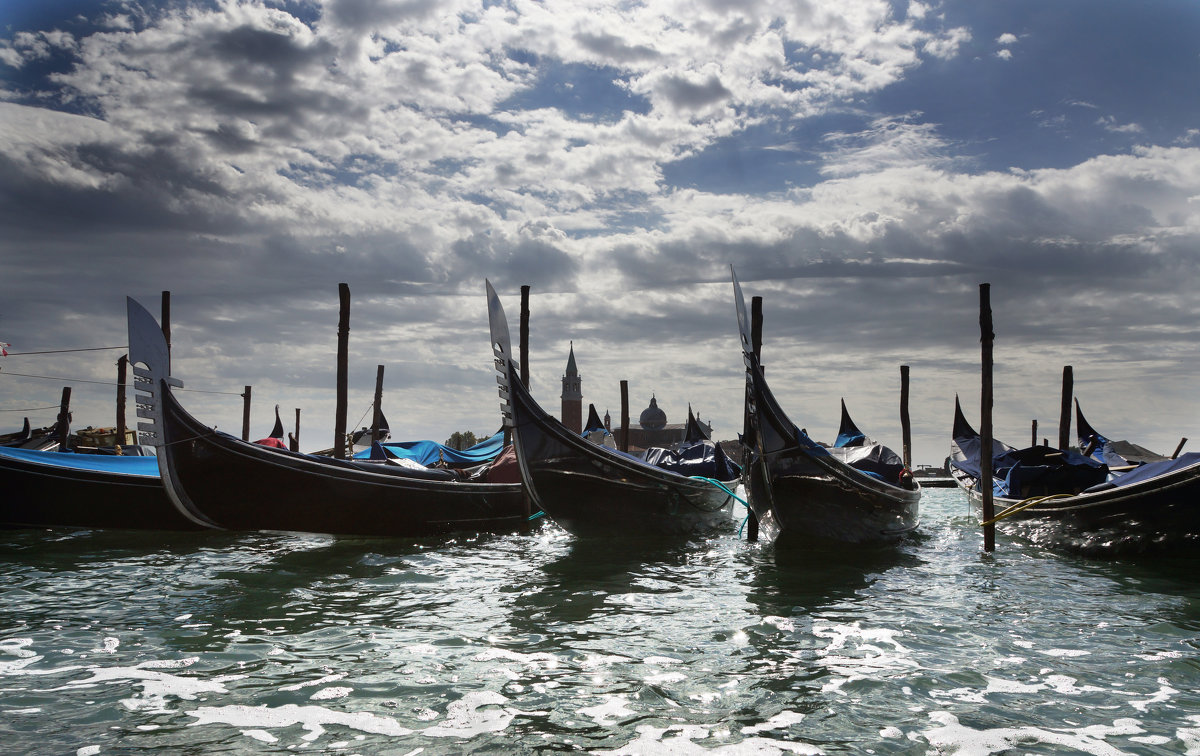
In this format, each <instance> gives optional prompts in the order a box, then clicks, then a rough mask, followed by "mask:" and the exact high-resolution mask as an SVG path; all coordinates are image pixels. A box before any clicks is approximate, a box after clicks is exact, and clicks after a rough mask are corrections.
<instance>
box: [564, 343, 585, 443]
mask: <svg viewBox="0 0 1200 756" xmlns="http://www.w3.org/2000/svg"><path fill="white" fill-rule="evenodd" d="M562 385H563V388H562V424H563V425H565V426H566V427H567V430H570V431H573V432H575V433H583V382H582V381H581V380H580V379H579V369H578V368H576V367H575V342H573V341H572V342H571V354H570V356H569V357H567V372H566V373H564V374H563V379H562Z"/></svg>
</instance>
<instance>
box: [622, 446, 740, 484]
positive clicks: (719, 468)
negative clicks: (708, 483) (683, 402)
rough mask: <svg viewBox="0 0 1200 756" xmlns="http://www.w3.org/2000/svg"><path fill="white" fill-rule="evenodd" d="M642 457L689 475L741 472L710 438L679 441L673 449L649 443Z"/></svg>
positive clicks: (721, 477)
mask: <svg viewBox="0 0 1200 756" xmlns="http://www.w3.org/2000/svg"><path fill="white" fill-rule="evenodd" d="M642 461H643V462H645V463H646V464H648V465H654V466H655V467H657V468H659V469H661V470H667V471H669V472H673V473H677V474H679V475H686V476H688V477H697V478H712V479H713V480H733V479H735V478H737V477H738V476H739V475H741V468H740V467H738V466H737V464H736V463H734V462H733V461H732V460H730V459H729V457H727V456H725V450H724V449H722V448H721V447H720V446H719V445H718V444H714V443H713V442H712V441H699V442H696V443H694V444H682V445H681V446H680V447H678V448H677V449H674V450H672V449H664V448H662V447H660V446H652V447H650V448H649V449H647V450H646V451H645V453H644V454H643V455H642Z"/></svg>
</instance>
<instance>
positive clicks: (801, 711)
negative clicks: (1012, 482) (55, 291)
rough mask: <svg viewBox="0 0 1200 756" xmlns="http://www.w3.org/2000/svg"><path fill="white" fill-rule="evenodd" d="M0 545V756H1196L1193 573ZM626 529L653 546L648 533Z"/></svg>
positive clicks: (960, 548)
mask: <svg viewBox="0 0 1200 756" xmlns="http://www.w3.org/2000/svg"><path fill="white" fill-rule="evenodd" d="M922 504H923V510H924V515H923V525H922V528H921V532H920V534H919V535H918V536H917V537H915V538H913V539H912V540H910V541H909V542H906V543H905V544H903V545H902V546H900V547H899V548H896V549H891V550H885V551H881V552H875V553H870V554H861V553H854V552H852V551H851V550H849V549H847V550H842V551H841V552H839V553H833V554H810V555H804V556H792V557H788V558H783V557H782V556H779V555H776V554H774V553H773V552H772V551H771V550H770V549H762V548H759V547H757V546H754V545H751V544H747V543H745V542H744V541H740V540H739V539H738V537H737V535H736V533H731V534H730V535H728V536H722V537H719V538H714V539H710V540H707V541H703V542H692V543H674V544H658V545H655V546H647V545H645V544H638V545H633V544H621V543H615V542H606V543H589V542H581V541H578V540H576V539H574V538H573V537H571V536H569V535H566V534H564V533H562V532H561V531H558V530H556V529H555V528H553V527H545V528H543V529H541V530H539V531H537V532H535V533H533V534H530V535H514V536H503V537H499V536H489V537H482V538H476V539H458V540H439V541H421V542H411V541H403V540H369V539H344V538H336V539H335V538H328V537H321V536H302V535H280V534H215V535H214V534H198V535H175V534H162V533H155V534H131V533H118V532H101V531H81V532H66V531H60V532H33V531H23V532H0V570H2V574H3V577H4V581H3V585H2V587H0V744H2V745H0V750H2V751H3V752H5V753H14V754H20V753H28V754H43V753H44V754H84V755H87V754H136V753H151V752H154V753H170V754H193V753H194V754H201V753H204V754H209V753H293V752H308V753H322V754H326V753H328V754H398V755H409V754H417V753H427V754H428V753H467V752H477V753H485V752H486V753H492V752H524V753H550V752H567V751H585V752H598V753H623V754H635V753H670V754H703V753H739V754H742V753H839V752H851V753H880V754H883V753H960V754H989V753H1064V752H1066V753H1071V752H1078V753H1091V754H1115V753H1173V754H1179V753H1190V754H1200V588H1198V587H1197V569H1196V568H1197V565H1198V562H1197V560H1194V559H1192V560H1183V559H1174V560H1163V559H1154V560H1153V561H1143V562H1131V561H1124V562H1112V561H1093V560H1087V559H1083V558H1080V557H1072V556H1064V555H1061V554H1055V553H1051V552H1047V551H1044V550H1042V549H1039V548H1037V547H1035V546H1033V545H1031V544H1029V543H1027V542H1024V541H1020V540H1015V539H1013V538H1006V537H1004V536H1001V537H1000V538H999V539H998V549H997V552H996V554H995V556H993V557H986V556H983V555H981V553H980V551H981V538H980V534H979V532H978V529H977V526H975V525H974V524H973V520H971V519H970V518H969V516H968V514H967V509H966V502H965V500H964V499H963V497H962V495H961V494H960V493H959V492H958V491H956V490H951V489H930V490H927V491H926V495H925V498H924V500H923V502H922ZM631 527H632V528H636V523H631Z"/></svg>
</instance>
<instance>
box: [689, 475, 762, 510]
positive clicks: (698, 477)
mask: <svg viewBox="0 0 1200 756" xmlns="http://www.w3.org/2000/svg"><path fill="white" fill-rule="evenodd" d="M688 479H689V480H702V481H704V482H705V483H710V484H712V485H714V486H716V487H717V488H719V489H721V490H722V491H724V492H725V493H727V494H729V495H730V496H732V497H733V498H735V499H737V500H738V501H739V502H741V504H742V506H744V507H749V506H750V504H749V503H748V502H747V501H746V500H745V499H743V498H742V497H740V496H738V495H737V494H735V493H734V492H733V491H730V490H729V488H728V487H726V485H725V484H724V483H722V482H721V481H719V480H716V479H714V478H706V477H704V476H703V475H689V476H688Z"/></svg>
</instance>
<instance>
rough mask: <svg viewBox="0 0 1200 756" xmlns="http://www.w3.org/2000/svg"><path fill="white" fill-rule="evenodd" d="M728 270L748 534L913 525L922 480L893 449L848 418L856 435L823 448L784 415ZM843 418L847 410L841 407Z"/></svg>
mask: <svg viewBox="0 0 1200 756" xmlns="http://www.w3.org/2000/svg"><path fill="white" fill-rule="evenodd" d="M731 273H732V277H733V293H734V300H735V307H736V309H737V319H738V330H739V333H740V337H741V342H742V356H743V359H744V361H745V364H746V411H745V428H744V431H743V434H742V443H743V447H744V449H745V451H744V453H743V459H742V464H743V471H744V472H743V480H744V481H745V484H746V492H747V494H748V497H747V498H748V500H749V504H750V515H751V520H750V523H749V527H748V530H747V534H748V536H749V537H751V538H756V539H757V540H759V541H761V542H766V543H774V544H775V545H776V547H777V548H784V549H786V548H790V547H793V546H797V545H814V544H816V545H830V544H832V543H850V544H888V543H894V542H896V541H898V540H899V539H900V538H901V537H903V536H904V535H905V534H907V533H910V532H912V531H913V530H915V529H916V528H917V526H918V524H919V509H920V500H921V487H920V485H918V484H917V482H916V481H915V479H914V478H913V477H912V474H911V473H909V472H908V470H907V469H906V468H905V466H904V462H903V460H902V459H901V458H900V457H899V456H898V455H897V454H896V453H895V452H893V451H891V450H890V449H888V448H887V447H885V446H882V445H880V444H876V443H873V442H870V440H869V439H867V438H866V436H865V435H863V434H862V433H861V432H859V431H858V430H857V427H855V426H854V425H853V421H850V422H849V425H848V426H847V425H846V424H845V422H843V427H842V429H841V430H842V431H843V432H845V433H846V435H847V436H849V435H851V434H850V429H853V431H854V434H856V435H857V436H858V438H857V439H856V440H854V441H853V442H851V440H850V439H849V438H847V439H846V443H845V444H844V445H843V446H840V447H839V446H835V447H834V448H829V447H825V446H822V445H821V444H819V443H817V442H816V441H814V440H812V439H811V438H809V436H808V434H807V433H806V432H805V431H804V430H801V429H800V428H798V427H797V426H796V424H795V423H793V422H792V421H791V420H790V419H788V416H787V415H786V414H785V413H784V411H783V409H782V408H781V407H780V406H779V403H778V402H777V401H776V399H775V396H774V394H772V393H771V389H770V387H769V386H768V385H767V381H766V378H765V376H764V374H763V369H762V366H761V365H760V364H759V358H758V355H757V354H755V352H754V348H753V346H752V337H751V333H750V319H749V317H748V315H747V313H746V303H745V299H744V298H743V296H742V288H741V285H740V284H739V283H738V279H737V273H736V272H733V271H732V267H731ZM843 410H844V404H843ZM843 418H844V421H845V420H849V415H848V414H847V413H845V412H843ZM842 435H843V433H839V436H842Z"/></svg>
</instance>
